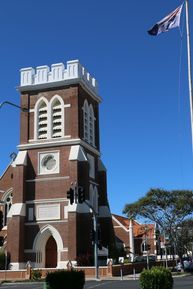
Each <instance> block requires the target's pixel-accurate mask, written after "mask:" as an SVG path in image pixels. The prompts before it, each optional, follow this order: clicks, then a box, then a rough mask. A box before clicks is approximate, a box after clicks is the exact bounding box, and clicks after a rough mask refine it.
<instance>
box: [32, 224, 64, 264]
mask: <svg viewBox="0 0 193 289" xmlns="http://www.w3.org/2000/svg"><path fill="white" fill-rule="evenodd" d="M50 236H53V238H54V239H55V241H56V244H57V253H58V254H57V255H58V256H57V267H58V266H59V264H60V262H61V251H62V250H63V249H64V246H63V241H62V238H61V236H60V233H59V232H58V230H57V229H56V228H54V227H53V226H52V225H49V224H47V225H45V226H44V227H43V228H41V229H40V231H39V232H38V234H37V235H36V237H35V239H34V242H33V250H34V251H35V252H36V255H37V256H36V265H35V267H39V268H43V267H45V246H46V243H47V241H48V239H49V238H50Z"/></svg>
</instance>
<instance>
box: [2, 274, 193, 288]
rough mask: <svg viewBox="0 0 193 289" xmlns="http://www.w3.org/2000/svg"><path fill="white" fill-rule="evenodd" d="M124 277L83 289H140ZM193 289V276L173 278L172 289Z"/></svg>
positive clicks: (30, 285) (20, 285) (14, 285)
mask: <svg viewBox="0 0 193 289" xmlns="http://www.w3.org/2000/svg"><path fill="white" fill-rule="evenodd" d="M129 279H130V278H129V277H127V276H125V277H124V278H123V280H121V279H120V278H116V279H113V278H111V279H110V280H100V281H95V280H89V281H86V283H85V286H84V289H127V288H128V289H140V286H139V281H138V280H129ZM191 288H193V275H191V276H184V277H175V278H174V287H173V289H191ZM0 289H44V285H43V283H42V282H39V283H38V282H37V283H36V282H31V283H30V282H29V283H3V284H1V285H0Z"/></svg>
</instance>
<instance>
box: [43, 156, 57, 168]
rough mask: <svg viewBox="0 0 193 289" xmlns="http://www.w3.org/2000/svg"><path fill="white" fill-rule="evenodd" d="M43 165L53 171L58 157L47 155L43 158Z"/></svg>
mask: <svg viewBox="0 0 193 289" xmlns="http://www.w3.org/2000/svg"><path fill="white" fill-rule="evenodd" d="M42 167H43V168H45V169H46V170H48V171H52V170H53V169H54V168H55V167H56V159H55V157H54V156H53V155H47V156H45V157H44V158H43V159H42Z"/></svg>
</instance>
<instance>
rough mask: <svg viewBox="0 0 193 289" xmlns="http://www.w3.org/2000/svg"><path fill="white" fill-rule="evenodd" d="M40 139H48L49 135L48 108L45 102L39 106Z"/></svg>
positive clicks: (38, 133) (38, 131) (38, 130)
mask: <svg viewBox="0 0 193 289" xmlns="http://www.w3.org/2000/svg"><path fill="white" fill-rule="evenodd" d="M37 135H38V139H46V138H47V135H48V108H47V105H46V103H45V102H42V103H41V104H40V106H39V108H38V129H37Z"/></svg>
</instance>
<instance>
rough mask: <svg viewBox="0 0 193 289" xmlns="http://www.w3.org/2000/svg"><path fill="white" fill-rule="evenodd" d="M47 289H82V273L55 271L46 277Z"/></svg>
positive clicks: (83, 277) (83, 278) (83, 282)
mask: <svg viewBox="0 0 193 289" xmlns="http://www.w3.org/2000/svg"><path fill="white" fill-rule="evenodd" d="M46 283H47V288H49V289H83V287H84V284H85V274H84V271H65V270H62V271H56V272H51V273H48V274H47V276H46Z"/></svg>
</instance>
